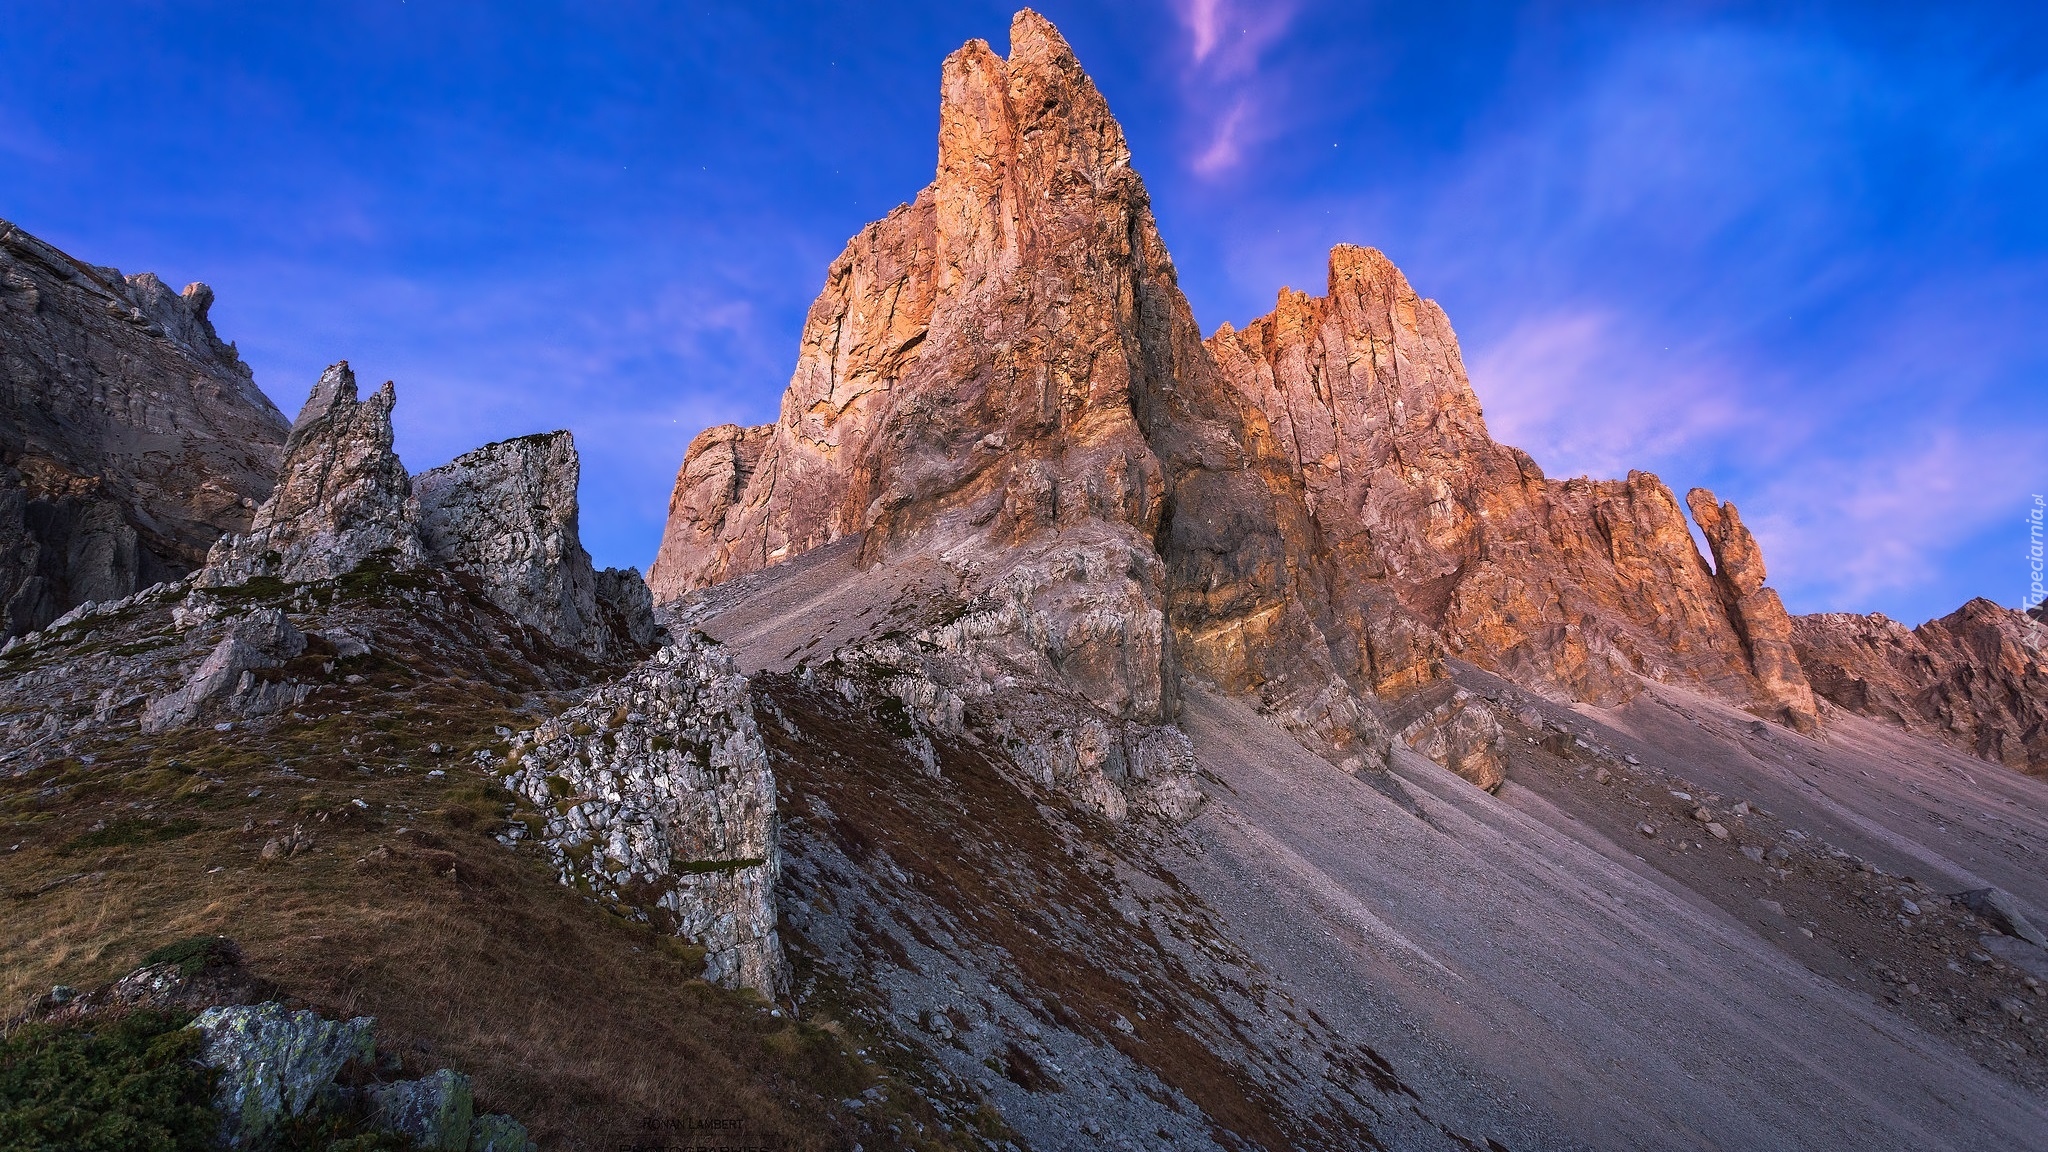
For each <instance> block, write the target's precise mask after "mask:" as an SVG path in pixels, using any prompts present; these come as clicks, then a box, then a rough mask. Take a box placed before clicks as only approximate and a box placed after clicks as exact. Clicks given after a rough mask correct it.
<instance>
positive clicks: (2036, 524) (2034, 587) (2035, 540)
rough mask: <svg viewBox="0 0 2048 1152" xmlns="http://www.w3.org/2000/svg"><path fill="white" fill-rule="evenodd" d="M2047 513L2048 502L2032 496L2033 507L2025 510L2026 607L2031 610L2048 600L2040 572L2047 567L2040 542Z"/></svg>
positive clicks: (2047, 591) (2046, 588) (2047, 589)
mask: <svg viewBox="0 0 2048 1152" xmlns="http://www.w3.org/2000/svg"><path fill="white" fill-rule="evenodd" d="M2044 513H2048V500H2044V499H2043V498H2042V497H2041V496H2040V494H2038V493H2036V494H2035V496H2034V506H2033V507H2032V508H2029V509H2028V510H2027V568H2028V570H2029V572H2030V574H2031V577H2032V578H2031V579H2030V580H2029V581H2028V583H2027V607H2029V608H2032V607H2035V606H2036V605H2038V604H2040V603H2041V601H2043V600H2048V586H2044V584H2043V581H2042V570H2043V568H2044V567H2048V564H2044V562H2043V550H2042V541H2041V529H2042V523H2041V520H2042V516H2043V514H2044Z"/></svg>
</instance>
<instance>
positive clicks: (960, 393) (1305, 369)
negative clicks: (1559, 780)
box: [649, 11, 1812, 785]
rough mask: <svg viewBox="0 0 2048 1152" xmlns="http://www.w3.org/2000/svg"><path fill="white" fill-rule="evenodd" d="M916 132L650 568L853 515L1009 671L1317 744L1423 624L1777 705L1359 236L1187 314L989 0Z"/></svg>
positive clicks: (1362, 739) (684, 574)
mask: <svg viewBox="0 0 2048 1152" xmlns="http://www.w3.org/2000/svg"><path fill="white" fill-rule="evenodd" d="M938 152H939V160H938V172H937V175H936V178H935V179H934V181H933V182H932V184H931V185H929V186H928V187H926V188H925V189H924V190H923V191H922V192H920V193H919V194H918V196H917V198H916V199H915V200H914V201H913V202H912V203H910V204H907V205H904V206H902V207H900V208H898V209H897V210H896V211H894V212H892V213H891V214H890V215H889V216H888V217H887V218H885V219H883V220H881V221H879V222H877V223H875V224H872V225H870V226H869V227H868V228H866V229H865V230H863V231H862V232H861V233H860V234H859V235H858V236H856V237H855V238H854V239H853V240H852V242H850V243H849V244H848V245H847V248H846V250H845V252H843V253H842V254H841V255H840V257H839V258H838V260H836V261H835V262H834V263H833V264H832V266H831V268H830V269H829V271H828V272H827V275H826V283H825V287H824V290H823V292H822V293H821V294H820V295H819V297H818V299H817V301H816V303H814V304H813V305H812V308H811V312H810V316H809V318H808V320H807V322H806V325H805V328H804V334H803V339H802V342H801V345H800V348H799V352H798V357H797V368H796V372H795V374H794V376H793V377H792V379H791V381H790V384H789V388H788V391H787V392H786V393H785V395H784V398H783V406H782V414H781V418H780V419H779V420H778V421H777V422H776V423H774V424H771V425H766V426H762V427H759V428H739V427H735V426H723V427H719V428H713V429H711V430H709V431H707V432H705V433H703V434H702V435H700V436H699V437H698V438H697V439H696V440H695V441H694V442H693V443H692V444H691V446H690V450H689V453H688V455H687V456H686V458H685V460H684V463H683V466H682V469H681V471H680V473H679V474H678V476H677V480H676V486H675V490H674V494H673V495H672V497H671V500H670V516H669V523H668V528H667V531H666V533H665V535H664V538H663V541H662V545H661V550H660V553H659V555H658V556H657V558H656V561H655V564H654V567H653V570H652V572H651V575H650V579H649V582H650V584H651V585H652V587H653V590H654V594H655V597H656V598H657V599H658V600H661V601H671V600H674V599H676V598H678V597H679V596H681V595H683V594H684V593H687V592H690V591H691V590H693V589H698V588H702V587H705V586H707V585H713V584H717V583H720V582H722V581H726V580H730V579H733V578H736V577H740V576H744V575H747V574H750V573H754V572H757V571H759V570H761V569H763V568H765V567H768V566H772V565H775V564H778V563H781V562H783V561H785V560H787V559H789V558H791V557H794V556H797V555H801V554H803V553H806V552H809V551H812V550H815V549H818V548H820V547H822V546H824V545H826V544H829V543H832V542H833V541H835V540H839V539H841V538H845V537H858V538H859V545H858V547H859V566H860V567H862V568H866V567H871V566H873V565H878V564H879V565H888V564H894V563H898V562H901V561H903V560H904V559H906V558H908V557H910V556H912V555H917V556H923V557H939V558H943V560H944V561H945V562H946V563H948V564H950V565H953V566H954V567H956V568H958V569H960V570H961V571H963V572H965V573H967V577H966V578H965V580H964V581H963V582H964V584H965V586H966V587H967V589H968V591H969V592H970V593H972V594H975V595H977V596H978V599H975V600H974V602H973V603H971V604H970V605H969V606H968V617H969V618H968V619H967V620H966V621H964V622H960V623H959V624H957V625H956V626H954V627H953V629H952V632H951V633H949V634H962V633H971V634H972V635H973V636H974V648H975V650H976V651H977V652H979V653H983V654H989V653H993V654H994V656H995V657H996V658H997V659H998V661H999V663H1001V665H1002V666H1003V667H1005V668H1008V669H1010V670H1011V671H1012V672H1013V673H1014V674H1015V675H1017V676H1019V677H1028V676H1030V675H1032V674H1034V673H1035V672H1037V671H1038V670H1041V669H1044V670H1048V671H1050V673H1051V676H1052V679H1053V680H1055V681H1057V682H1058V683H1061V684H1063V685H1065V686H1066V688H1067V689H1069V690H1070V691H1072V692H1073V693H1074V694H1075V695H1076V696H1078V697H1080V698H1082V699H1085V700H1086V701H1088V702H1089V703H1090V704H1091V705H1093V706H1094V707H1096V708H1098V709H1099V710H1100V711H1102V712H1105V713H1107V714H1108V715H1109V716H1110V717H1111V718H1114V719H1118V720H1124V721H1137V722H1143V723H1156V722H1161V721H1170V720H1171V719H1172V717H1173V716H1174V714H1175V708H1176V693H1177V691H1178V685H1179V683H1180V679H1181V677H1182V676H1183V675H1184V674H1186V675H1193V676H1196V677H1199V678H1201V679H1203V680H1205V681H1208V682H1212V683H1214V684H1216V685H1217V686H1219V687H1221V688H1223V689H1224V690H1226V691H1229V692H1232V693H1235V694H1240V695H1248V696H1252V697H1255V698H1256V699H1257V700H1258V701H1259V702H1260V703H1261V704H1262V705H1263V706H1264V707H1265V708H1266V709H1267V710H1268V711H1269V712H1272V713H1274V714H1276V715H1278V716H1279V717H1280V718H1281V719H1282V720H1283V721H1284V722H1286V723H1287V724H1288V726H1289V727H1290V728H1291V729H1293V730H1294V731H1295V732H1297V734H1299V735H1301V736H1303V737H1304V738H1305V739H1306V740H1308V741H1309V742H1310V743H1311V744H1312V745H1314V746H1316V747H1318V748H1319V749H1320V750H1322V751H1324V752H1325V753H1326V754H1329V755H1330V756H1331V757H1332V758H1333V759H1335V760H1337V761H1338V762H1340V763H1345V764H1347V765H1352V766H1357V765H1360V764H1371V763H1374V762H1376V761H1380V760H1382V759H1383V756H1384V749H1385V747H1386V743H1387V741H1388V739H1389V735H1388V732H1387V727H1386V724H1385V723H1384V717H1383V715H1382V714H1381V713H1380V711H1379V710H1378V709H1376V708H1375V707H1374V706H1372V705H1371V704H1370V702H1369V701H1370V698H1371V697H1374V696H1378V697H1382V698H1388V699H1391V698H1397V697H1400V696H1403V695H1405V694H1407V693H1411V692H1414V691H1417V690H1418V689H1422V688H1424V687H1427V686H1431V685H1437V684H1441V683H1442V682H1443V681H1444V677H1445V676H1446V663H1445V662H1446V660H1447V659H1448V658H1449V657H1451V656H1458V657H1462V658H1465V659H1469V660H1472V661H1473V662H1475V663H1480V664H1483V665H1486V666H1488V667H1491V668H1494V669H1497V670H1500V671H1503V672H1506V673H1508V674H1510V675H1515V676H1518V677H1522V678H1524V679H1531V680H1535V681H1540V682H1543V683H1546V684H1549V685H1553V686H1555V687H1557V688H1559V689H1562V690H1563V691H1565V692H1568V693H1570V694H1573V695H1575V696H1578V697H1580V698H1585V699H1594V700H1616V699H1621V698H1625V697H1626V696H1627V695H1629V694H1630V692H1631V691H1632V687H1631V686H1632V685H1634V684H1635V683H1637V678H1638V677H1643V676H1647V677H1653V678H1660V679H1663V678H1675V679H1679V680H1683V681H1687V682H1691V683H1695V684H1698V685H1702V686H1705V687H1708V688H1710V689H1712V690H1714V691H1716V692H1719V693H1721V694H1723V695H1725V696H1727V697H1730V698H1732V699H1735V700H1738V701H1740V702H1742V703H1746V704H1753V705H1755V706H1757V707H1758V709H1759V710H1760V711H1767V712H1772V713H1774V714H1776V713H1779V712H1781V711H1783V709H1784V706H1785V705H1784V701H1783V700H1781V699H1780V697H1781V696H1785V697H1788V698H1791V699H1793V700H1794V701H1795V702H1796V700H1797V697H1796V691H1795V690H1796V689H1797V688H1799V687H1803V681H1799V680H1797V671H1798V670H1797V665H1796V663H1790V662H1787V661H1784V660H1782V659H1781V657H1782V656H1783V654H1784V649H1783V647H1782V645H1781V646H1779V647H1776V648H1773V647H1770V642H1771V641H1772V640H1773V639H1774V638H1776V637H1777V635H1778V634H1777V633H1774V632H1771V631H1770V628H1769V624H1770V622H1769V621H1768V620H1763V619H1762V616H1761V615H1760V613H1761V605H1762V600H1761V598H1758V597H1756V596H1755V595H1754V594H1755V593H1756V589H1753V588H1752V589H1749V590H1748V591H1747V592H1745V593H1743V595H1750V596H1752V599H1753V600H1755V602H1756V604H1755V606H1757V607H1758V610H1759V622H1758V623H1756V624H1755V626H1754V627H1752V628H1751V629H1750V630H1749V631H1748V632H1738V631H1737V627H1736V625H1735V623H1733V622H1732V617H1731V612H1732V611H1736V610H1737V607H1736V606H1738V605H1739V604H1740V603H1742V602H1743V601H1742V597H1741V596H1733V595H1732V594H1731V593H1730V592H1729V590H1728V588H1727V587H1724V585H1723V583H1719V582H1717V580H1716V577H1715V574H1714V571H1713V569H1712V568H1710V567H1709V566H1708V565H1707V564H1706V562H1705V561H1704V560H1703V559H1702V558H1701V557H1700V555H1699V552H1698V549H1697V548H1695V547H1694V545H1693V543H1692V538H1691V536H1690V534H1689V531H1688V528H1687V524H1686V519H1685V514H1684V512H1683V511H1682V510H1681V509H1680V507H1679V504H1678V501H1677V500H1676V499H1675V498H1674V497H1673V496H1672V494H1671V492H1670V490H1669V489H1667V488H1666V487H1665V486H1664V485H1663V484H1662V483H1661V482H1660V481H1658V480H1657V479H1656V478H1655V477H1654V476H1650V475H1648V474H1646V473H1636V474H1632V475H1631V476H1630V477H1629V479H1627V480H1625V481H1603V482H1597V483H1596V482H1592V481H1586V480H1573V481H1563V482H1559V481H1552V480H1549V479H1546V478H1545V477H1544V476H1543V474H1542V473H1541V471H1540V470H1539V469H1538V468H1537V467H1536V465H1535V463H1534V462H1533V461H1532V460H1530V459H1529V457H1528V456H1527V455H1526V454H1524V453H1521V452H1519V451H1517V450H1515V449H1512V448H1507V447H1504V446H1501V445H1497V444H1495V443H1494V442H1493V441H1492V440H1491V439H1490V438H1489V437H1488V435H1487V432H1486V427H1485V423H1484V420H1483V419H1482V417H1481V414H1480V409H1479V403H1478V400H1477V398H1476V397H1474V396H1473V394H1472V390H1471V387H1470V385H1469V384H1468V383H1467V382H1466V379H1465V373H1464V368H1463V365H1462V363H1461V361H1460V359H1459V354H1458V348H1457V342H1456V338H1455V337H1454V336H1453V334H1452V332H1451V329H1450V324H1449V322H1448V320H1446V319H1445V317H1444V315H1443V313H1442V311H1441V310H1440V309H1438V308H1437V307H1436V306H1435V305H1434V304H1433V303H1430V302H1428V301H1425V300H1422V299H1420V298H1419V297H1417V296H1416V294H1415V293H1414V291H1413V290H1412V289H1410V288H1409V286H1408V284H1407V282H1406V280H1405V279H1403V278H1402V276H1401V274H1400V273H1399V271H1398V270H1396V269H1395V268H1394V267H1393V265H1392V264H1390V263H1389V262H1388V261H1387V260H1386V259H1385V257H1383V256H1381V255H1379V254H1378V253H1377V252H1372V251H1369V250H1363V249H1356V248H1349V247H1345V248H1339V249H1338V250H1337V252H1336V253H1334V254H1333V256H1332V259H1331V282H1330V293H1329V295H1328V296H1326V297H1322V298H1314V297H1310V296H1307V295H1305V294H1302V293H1294V292H1288V293H1283V294H1282V297H1281V301H1280V305H1279V308H1278V309H1277V310H1276V311H1275V313H1274V314H1273V315H1272V316H1269V317H1267V318H1265V319H1263V320H1260V321H1257V322H1255V323H1253V324H1252V325H1251V326H1249V327H1248V328H1247V329H1246V330H1245V331H1243V332H1237V331H1234V330H1232V329H1229V328H1227V327H1226V328H1225V329H1224V330H1223V331H1222V332H1219V333H1218V334H1217V335H1216V336H1215V337H1213V338H1212V339H1210V340H1208V341H1207V342H1204V341H1203V340H1202V339H1201V338H1200V332H1199V329H1198V328H1197V327H1196V324H1195V322H1194V318H1193V316H1192V314H1191V312H1190V310H1189V307H1188V304H1187V301H1186V299H1185V298H1184V297H1183V296H1182V294H1181V292H1180V290H1179V287H1178V285H1177V282H1176V273H1175V270H1174V267H1173V264H1172V261H1171V259H1170V257H1169V256H1168V255H1167V253H1166V250H1165V247H1164V245H1163V244H1162V243H1161V241H1160V239H1159V235H1158V231H1157V229H1156V227H1155V225H1154V221H1153V218H1152V214H1151V210H1150V207H1149V199H1148V197H1147V194H1146V192H1145V188H1144V185H1143V182H1142V181H1141V180H1140V179H1139V178H1138V176H1137V175H1136V173H1135V172H1134V171H1132V169H1131V166H1130V154H1129V149H1128V147H1127V145H1126V143H1125V141H1124V138H1123V135H1122V132H1121V130H1120V129H1119V128H1118V126H1117V124H1116V121H1115V120H1114V118H1112V117H1111V116H1110V114H1109V111H1108V108H1107V105H1106V104H1105V102H1104V101H1103V99H1102V96H1101V94H1100V93H1099V92H1098V91H1097V90H1096V89H1095V87H1094V85H1093V84H1092V83H1091V82H1090V81H1089V80H1088V78H1087V76H1086V75H1085V74H1084V73H1083V72H1082V71H1081V68H1080V65H1079V64H1078V63H1077V62H1076V61H1075V59H1074V56H1073V54H1072V52H1071V51H1070V50H1069V49H1068V47H1067V45H1066V44H1065V43H1064V41H1062V40H1061V39H1060V38H1059V35H1058V33H1057V32H1055V31H1054V30H1053V29H1052V27H1051V26H1050V25H1049V24H1047V23H1046V22H1045V21H1044V20H1043V19H1041V18H1039V17H1038V16H1036V15H1035V14H1033V13H1030V12H1028V11H1027V12H1023V13H1020V14H1019V15H1018V16H1017V18H1016V20H1015V21H1014V23H1013V25H1012V28H1011V51H1010V55H1009V57H1008V59H1003V58H1001V57H998V56H997V55H996V54H995V53H994V52H993V51H991V50H990V49H989V48H988V46H987V45H985V44H982V43H980V42H978V41H977V42H973V43H970V44H968V45H967V46H966V47H964V48H962V49H961V50H960V51H958V52H956V53H954V54H953V55H952V56H951V57H949V58H948V60H947V61H946V64H945V67H944V69H943V72H942V78H941V84H940V116H939V140H938ZM1769 602H1770V603H1771V604H1775V603H1776V600H1775V597H1774V596H1773V597H1769ZM1782 615H1783V613H1782V609H1781V610H1780V612H1779V616H1780V617H1781V618H1782ZM1781 631H1782V630H1781ZM1752 633H1753V634H1754V636H1755V637H1756V646H1760V650H1761V651H1762V652H1763V653H1764V657H1763V659H1764V662H1765V663H1766V664H1767V665H1768V667H1769V668H1770V670H1771V672H1770V675H1774V676H1776V677H1777V680H1775V681H1773V680H1769V678H1768V677H1767V676H1760V675H1759V674H1758V673H1757V671H1756V670H1755V669H1756V659H1757V658H1756V657H1754V655H1753V653H1752V651H1751V650H1750V648H1746V647H1745V636H1749V635H1751V634H1752ZM1771 661H1776V662H1775V663H1772V662H1771ZM1788 664H1789V668H1788ZM1774 685H1775V687H1774ZM1437 695H1441V693H1432V695H1431V696H1430V700H1429V702H1427V703H1426V704H1425V705H1418V707H1417V708H1416V709H1410V710H1409V711H1413V712H1415V713H1416V717H1415V718H1413V719H1411V720H1409V721H1408V722H1406V723H1405V724H1404V732H1406V733H1407V734H1408V737H1409V739H1410V742H1411V743H1413V744H1415V745H1416V746H1417V747H1419V748H1428V749H1431V750H1432V755H1433V756H1434V757H1435V758H1436V759H1438V760H1439V761H1440V762H1442V763H1445V764H1448V765H1453V766H1456V767H1457V768H1458V770H1459V771H1461V772H1463V773H1464V774H1465V775H1467V776H1468V777H1470V778H1472V779H1474V780H1475V781H1477V782H1480V783H1482V784H1489V785H1490V784H1492V783H1497V782H1498V780H1499V779H1500V776H1499V771H1500V764H1499V762H1498V757H1497V752H1498V748H1499V745H1500V729H1499V726H1498V725H1497V724H1496V723H1495V722H1494V721H1493V719H1492V718H1491V716H1490V714H1489V713H1488V712H1487V711H1486V710H1485V709H1484V708H1479V707H1473V708H1466V707H1463V706H1462V705H1461V704H1460V705H1458V706H1452V705H1451V704H1449V703H1447V702H1446V701H1448V697H1446V701H1439V700H1437V699H1436V697H1437ZM1811 711H1812V708H1811V701H1810V699H1808V700H1806V701H1805V711H1804V715H1806V716H1808V717H1810V715H1811ZM1404 715H1406V713H1404ZM1411 729H1412V731H1411ZM1068 735H1071V733H1069V734H1068Z"/></svg>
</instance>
